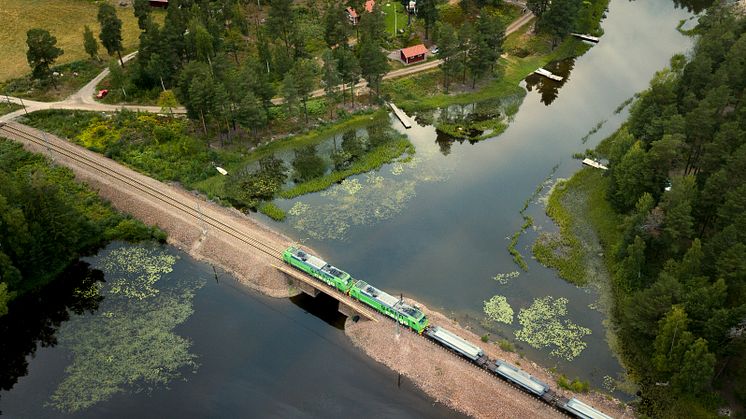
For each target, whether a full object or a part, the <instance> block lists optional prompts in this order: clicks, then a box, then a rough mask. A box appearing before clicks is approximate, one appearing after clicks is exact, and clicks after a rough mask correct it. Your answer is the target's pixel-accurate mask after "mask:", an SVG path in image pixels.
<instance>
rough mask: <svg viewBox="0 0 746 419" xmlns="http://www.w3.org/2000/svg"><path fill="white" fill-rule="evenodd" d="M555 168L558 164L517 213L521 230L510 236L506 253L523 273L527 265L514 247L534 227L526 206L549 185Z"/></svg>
mask: <svg viewBox="0 0 746 419" xmlns="http://www.w3.org/2000/svg"><path fill="white" fill-rule="evenodd" d="M557 168H559V163H557V164H555V165H554V167H553V168H552V171H551V172H549V174H548V175H547V177H546V178H544V181H543V182H541V183H540V184H539V185H538V186H536V188H535V189H534V193H532V194H531V196H529V197H528V198H526V200H525V201H523V207H522V208H521V210H520V211H519V214H521V218H523V224H521V228H520V229H518V231H516V232H515V233H513V235H512V236H510V244H509V245H508V253H510V255H511V256H513V262H515V264H516V265H518V266H520V267H521V269H523V270H524V271H528V264H526V261H525V260H524V259H523V255H521V252H519V251H518V249H516V246H517V245H518V239H520V237H521V234H523V233H524V232H525V231H526V230H528V229H529V228H530V227H531V226H533V225H534V219H533V217H531V216H530V215H526V210H527V209H528V206H529V205H530V204H531V202H533V201H534V200H535V199H536V198H537V197H538V196H539V194H541V192H542V191H543V190H544V188H546V187H547V186H548V185H550V184H551V182H552V176H554V174H555V173H556V172H557Z"/></svg>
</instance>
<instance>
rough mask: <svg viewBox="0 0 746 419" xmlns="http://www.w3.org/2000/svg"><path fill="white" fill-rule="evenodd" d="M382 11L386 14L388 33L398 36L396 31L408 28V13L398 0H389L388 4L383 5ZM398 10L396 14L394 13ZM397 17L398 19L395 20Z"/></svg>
mask: <svg viewBox="0 0 746 419" xmlns="http://www.w3.org/2000/svg"><path fill="white" fill-rule="evenodd" d="M381 10H383V12H384V13H385V14H386V33H387V34H391V35H393V34H396V31H395V30H394V26H396V29H403V28H405V27H406V26H407V12H405V11H404V6H402V4H401V3H400V2H399V1H397V0H389V1H388V2H387V3H382V4H381ZM394 10H396V13H393V11H394ZM394 16H396V19H394Z"/></svg>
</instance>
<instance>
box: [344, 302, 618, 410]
mask: <svg viewBox="0 0 746 419" xmlns="http://www.w3.org/2000/svg"><path fill="white" fill-rule="evenodd" d="M408 302H410V303H414V304H417V305H418V306H419V307H420V308H421V309H422V310H423V312H425V314H427V316H428V317H429V318H430V323H431V324H435V325H438V326H442V327H445V328H446V329H448V330H450V331H452V332H454V333H456V334H458V335H459V336H461V337H462V338H464V339H466V340H468V341H469V342H471V343H473V344H475V345H477V346H479V347H481V348H482V349H483V350H484V351H485V353H486V354H487V355H488V356H489V357H490V358H492V359H497V358H499V359H503V360H505V361H507V362H510V363H512V364H514V365H519V366H520V367H521V368H522V369H524V370H525V371H527V372H528V373H529V374H531V375H533V376H535V377H537V378H538V379H540V380H542V381H544V382H546V383H548V384H549V385H550V386H551V387H552V388H553V389H555V391H558V392H559V393H560V394H562V395H563V396H565V397H568V398H569V397H577V398H579V399H581V400H583V401H584V402H585V403H588V404H590V405H592V406H594V407H596V408H597V409H599V410H601V411H603V412H604V413H606V414H607V415H610V416H612V417H616V418H619V417H622V416H623V415H624V413H625V411H624V410H623V408H620V404H619V403H618V402H617V401H616V400H608V399H607V398H606V397H605V396H603V395H600V394H597V393H593V394H583V395H580V396H577V395H573V394H571V393H570V392H567V391H564V390H562V389H559V388H558V386H557V384H556V382H555V380H554V378H553V376H552V374H551V373H550V372H549V371H547V370H545V369H543V368H541V367H540V366H538V365H536V364H535V363H533V362H531V361H528V360H527V359H524V358H521V357H520V356H519V355H518V354H516V353H513V352H507V351H503V350H502V349H500V348H499V347H498V346H497V345H496V344H494V343H484V342H482V341H481V340H480V338H479V336H477V335H475V334H474V333H472V332H471V331H469V330H467V329H464V328H462V327H461V326H460V325H458V324H457V323H456V322H454V321H453V320H451V319H449V318H448V317H446V316H444V315H442V314H441V313H438V312H436V311H432V310H429V309H428V308H427V307H424V306H423V305H422V304H419V303H417V302H416V301H412V300H409V301H408ZM345 333H346V334H347V336H348V337H349V338H350V340H352V342H353V344H354V345H355V346H357V347H359V348H361V349H362V350H363V351H364V352H365V353H366V354H368V355H369V356H370V357H372V358H373V359H375V360H376V361H378V362H380V363H382V364H384V365H386V366H388V367H389V368H391V369H393V370H394V371H396V372H398V373H401V374H403V375H404V376H406V377H408V378H409V379H411V380H412V381H413V382H414V383H415V384H417V385H418V386H419V387H420V388H421V389H422V390H423V391H424V392H425V393H427V394H428V395H429V396H430V397H433V398H434V399H435V400H437V401H438V402H441V403H443V404H445V405H447V406H449V407H451V408H453V409H455V410H457V411H460V412H462V413H464V414H466V415H469V416H473V417H477V418H550V417H552V418H554V417H566V416H565V415H563V414H562V413H560V412H559V411H557V410H555V409H553V408H551V407H550V406H549V405H547V404H545V403H543V402H541V401H539V400H538V399H536V398H534V397H531V396H529V395H528V394H526V393H524V392H523V391H520V390H518V389H517V388H514V387H512V386H510V385H508V384H507V383H505V382H504V381H502V380H500V379H499V378H497V377H495V376H493V375H490V374H488V373H487V372H486V371H483V370H481V369H479V368H477V367H476V366H474V365H472V364H470V363H468V362H467V361H466V360H463V359H460V358H458V357H456V356H455V355H454V354H453V353H451V352H449V351H447V350H445V349H444V348H442V347H440V346H438V345H436V344H434V343H432V342H430V341H429V340H427V339H425V338H424V337H422V336H418V335H416V334H415V333H412V332H409V331H406V330H405V329H403V328H402V329H400V332H399V333H398V334H397V328H396V326H395V323H394V322H392V321H388V320H386V319H381V321H379V322H377V323H374V322H370V321H360V322H358V323H354V322H352V321H350V320H348V321H347V323H346V325H345ZM631 414H632V412H631V411H629V412H627V415H628V416H630V415H631Z"/></svg>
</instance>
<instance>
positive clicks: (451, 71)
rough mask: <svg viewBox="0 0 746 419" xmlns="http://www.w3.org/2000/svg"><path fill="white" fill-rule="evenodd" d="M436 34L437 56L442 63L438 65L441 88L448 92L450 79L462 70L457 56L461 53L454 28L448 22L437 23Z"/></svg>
mask: <svg viewBox="0 0 746 419" xmlns="http://www.w3.org/2000/svg"><path fill="white" fill-rule="evenodd" d="M436 34H437V39H438V48H439V49H440V52H439V53H438V54H439V58H440V59H441V60H443V64H442V65H441V66H440V70H441V72H442V73H443V88H444V89H445V91H446V93H448V87H449V85H450V83H451V81H452V80H453V79H454V78H455V77H456V75H458V74H460V73H461V72H462V71H463V69H462V65H463V62H462V61H461V57H460V56H459V55H460V54H461V50H460V49H459V40H458V38H457V37H456V30H455V29H453V26H451V25H450V24H448V23H445V24H438V26H437V27H436Z"/></svg>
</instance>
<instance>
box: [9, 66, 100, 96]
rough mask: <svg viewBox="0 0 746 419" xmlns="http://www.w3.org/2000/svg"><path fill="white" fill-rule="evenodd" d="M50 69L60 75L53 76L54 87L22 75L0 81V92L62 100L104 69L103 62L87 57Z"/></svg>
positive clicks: (10, 94)
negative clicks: (55, 84)
mask: <svg viewBox="0 0 746 419" xmlns="http://www.w3.org/2000/svg"><path fill="white" fill-rule="evenodd" d="M52 69H53V70H54V71H57V72H58V73H60V74H61V76H60V77H56V78H55V82H56V83H57V87H54V86H53V85H52V84H51V83H50V84H48V85H43V84H41V83H39V81H38V80H32V79H30V78H29V77H28V76H23V77H18V78H14V79H10V80H7V81H0V92H2V94H4V95H9V96H16V97H22V98H24V99H31V100H39V101H42V102H54V101H57V100H62V99H64V98H66V97H68V96H70V95H71V94H73V93H75V92H77V91H78V90H80V88H82V87H83V86H85V85H86V84H87V83H88V82H89V81H91V79H92V78H94V77H96V75H98V73H100V72H101V70H103V69H104V64H103V63H101V62H99V61H96V60H91V59H87V60H78V61H73V62H71V63H67V64H62V65H58V66H54V67H52ZM76 73H77V75H76Z"/></svg>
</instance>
